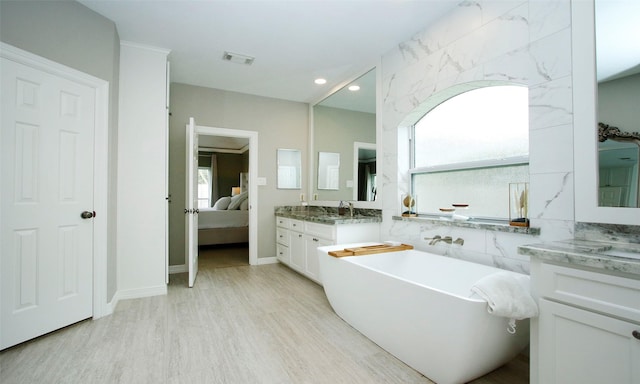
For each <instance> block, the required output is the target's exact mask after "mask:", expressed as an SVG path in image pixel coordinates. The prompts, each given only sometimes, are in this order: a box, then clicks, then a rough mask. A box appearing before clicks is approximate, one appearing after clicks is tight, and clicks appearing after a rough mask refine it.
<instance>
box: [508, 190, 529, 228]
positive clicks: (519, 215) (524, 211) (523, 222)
mask: <svg viewBox="0 0 640 384" xmlns="http://www.w3.org/2000/svg"><path fill="white" fill-rule="evenodd" d="M509 225H512V226H515V227H528V226H529V183H509Z"/></svg>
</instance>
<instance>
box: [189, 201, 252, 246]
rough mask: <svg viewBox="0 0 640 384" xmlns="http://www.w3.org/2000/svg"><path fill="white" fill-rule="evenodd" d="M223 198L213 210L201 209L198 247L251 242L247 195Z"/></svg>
mask: <svg viewBox="0 0 640 384" xmlns="http://www.w3.org/2000/svg"><path fill="white" fill-rule="evenodd" d="M242 195H243V194H240V195H236V196H233V197H229V196H227V197H222V198H220V199H219V200H218V201H216V204H214V206H213V207H212V208H200V213H199V214H198V245H215V244H233V243H247V242H249V209H248V206H249V203H248V202H249V200H248V199H247V195H246V194H244V196H242Z"/></svg>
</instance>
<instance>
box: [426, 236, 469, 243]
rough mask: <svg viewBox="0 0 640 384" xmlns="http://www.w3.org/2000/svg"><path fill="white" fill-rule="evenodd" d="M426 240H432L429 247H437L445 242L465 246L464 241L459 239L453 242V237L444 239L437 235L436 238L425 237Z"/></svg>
mask: <svg viewBox="0 0 640 384" xmlns="http://www.w3.org/2000/svg"><path fill="white" fill-rule="evenodd" d="M424 239H425V240H431V241H429V245H436V244H438V243H439V242H441V241H443V242H445V243H447V244H458V245H463V244H464V239H462V238H460V237H458V238H457V239H455V240H453V238H452V237H451V236H445V237H442V236H440V235H435V236H434V237H425V238H424Z"/></svg>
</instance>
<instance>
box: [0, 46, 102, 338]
mask: <svg viewBox="0 0 640 384" xmlns="http://www.w3.org/2000/svg"><path fill="white" fill-rule="evenodd" d="M1 60H2V62H1V67H0V68H1V72H2V88H1V89H2V96H1V97H2V118H1V124H2V128H1V131H0V132H1V134H0V143H1V153H2V154H1V155H0V156H1V160H0V164H1V179H0V180H1V181H0V182H1V188H0V193H1V195H0V197H1V198H0V200H1V204H0V240H1V248H0V249H1V254H0V259H1V264H0V266H1V267H0V277H1V282H0V291H1V295H0V297H1V301H0V304H1V305H0V306H1V315H0V349H2V348H6V347H9V346H12V345H15V344H18V343H21V342H23V341H26V340H29V339H31V338H34V337H37V336H40V335H42V334H45V333H48V332H51V331H53V330H56V329H58V328H61V327H64V326H67V325H69V324H72V323H75V322H77V321H80V320H83V319H86V318H89V317H91V316H92V311H93V309H92V305H93V300H92V298H93V296H92V295H93V271H92V264H93V252H92V249H93V220H92V218H91V217H92V216H93V145H94V129H95V121H94V118H95V97H96V96H95V90H94V89H92V88H90V87H88V86H85V85H81V84H78V83H75V82H73V81H70V80H67V79H64V78H61V77H59V76H55V75H52V74H49V73H47V72H44V71H41V70H37V69H34V68H31V67H29V66H26V65H23V64H18V63H16V62H14V61H12V60H9V59H6V58H2V59H1ZM81 214H83V215H84V216H85V218H83V217H81ZM98 214H106V212H100V213H98ZM90 216H91V217H90Z"/></svg>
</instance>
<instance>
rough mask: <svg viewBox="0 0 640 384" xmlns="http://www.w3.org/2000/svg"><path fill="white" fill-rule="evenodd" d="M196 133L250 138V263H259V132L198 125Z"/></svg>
mask: <svg viewBox="0 0 640 384" xmlns="http://www.w3.org/2000/svg"><path fill="white" fill-rule="evenodd" d="M196 134H198V135H205V136H228V137H240V138H245V139H249V265H258V184H257V183H258V132H256V131H245V130H241V129H229V128H214V127H205V126H200V125H196Z"/></svg>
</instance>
